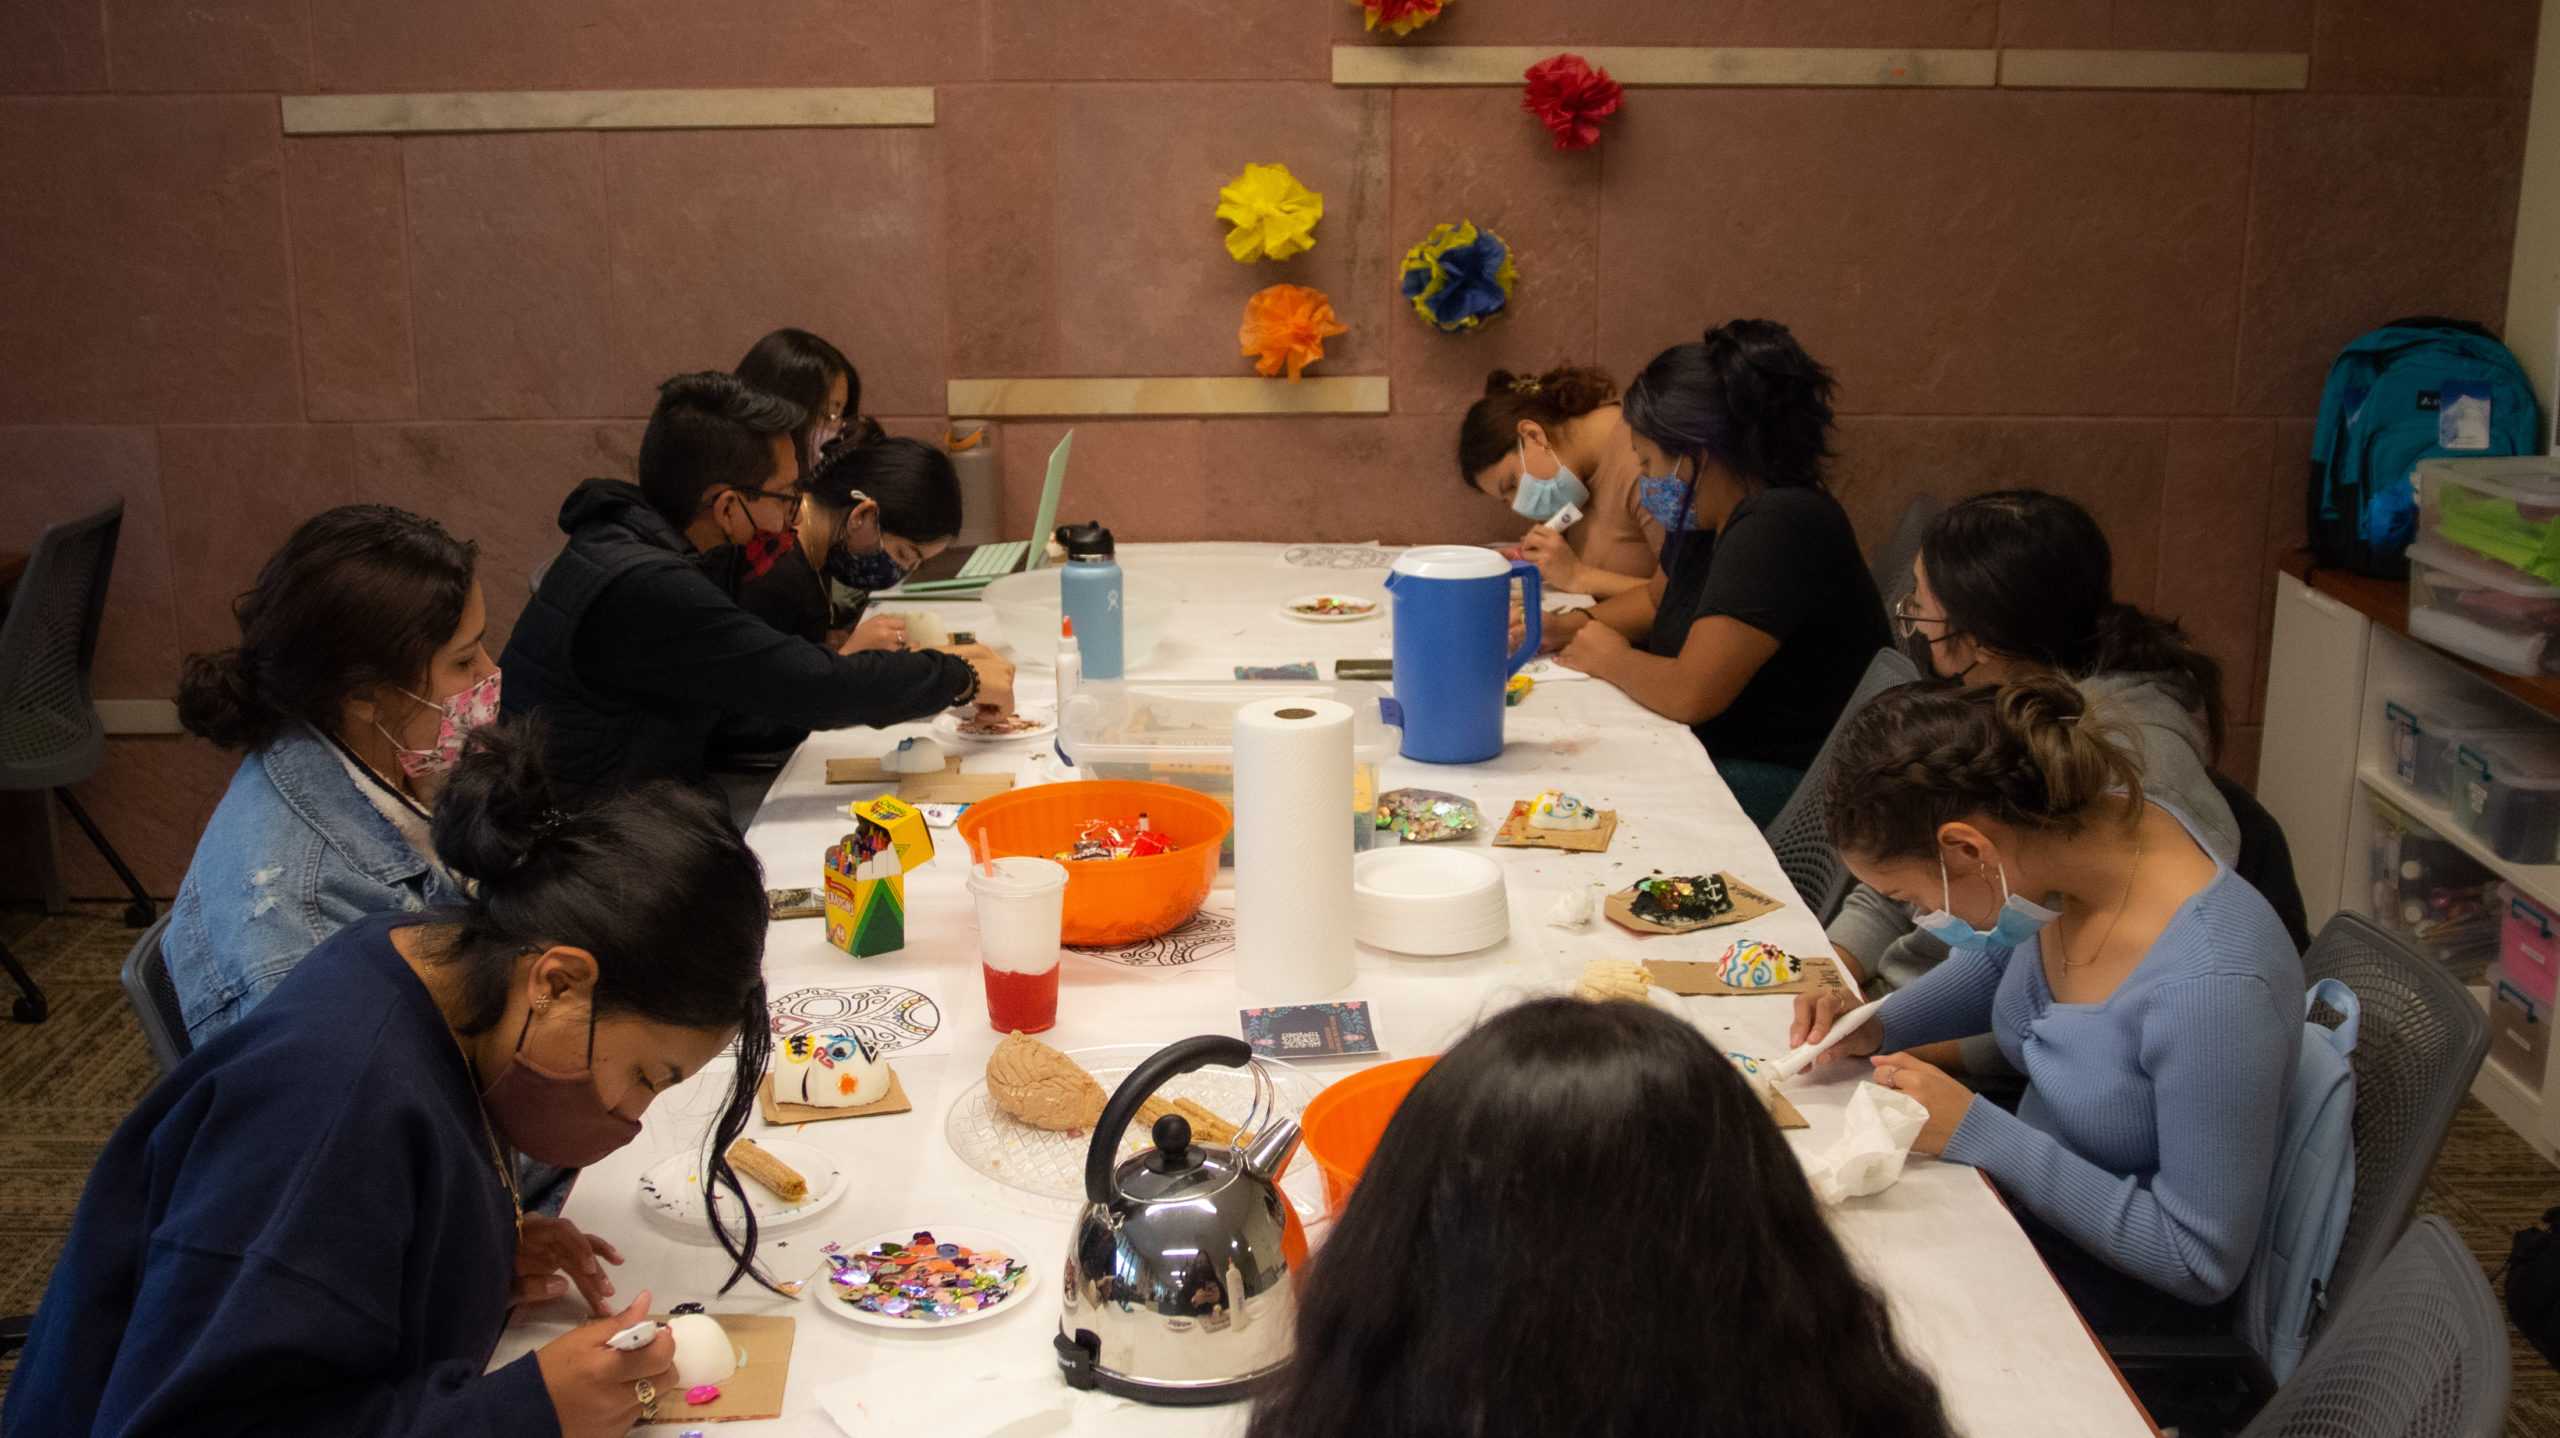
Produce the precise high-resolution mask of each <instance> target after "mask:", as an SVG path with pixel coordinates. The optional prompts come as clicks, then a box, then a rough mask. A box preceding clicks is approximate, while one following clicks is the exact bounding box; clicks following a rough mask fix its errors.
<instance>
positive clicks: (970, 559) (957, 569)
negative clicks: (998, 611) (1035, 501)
mask: <svg viewBox="0 0 2560 1438" xmlns="http://www.w3.org/2000/svg"><path fill="white" fill-rule="evenodd" d="M1075 442H1076V432H1075V431H1074V430H1068V431H1067V433H1066V436H1065V437H1064V438H1062V439H1060V440H1059V441H1058V447H1057V448H1056V449H1053V450H1051V451H1049V477H1048V479H1047V480H1046V481H1045V482H1044V483H1042V484H1041V486H1040V513H1039V517H1038V518H1037V519H1035V520H1033V521H1032V525H1031V538H1029V539H1008V540H1004V541H1002V542H1000V543H996V544H955V545H953V546H951V547H950V548H949V549H946V550H944V551H942V552H941V553H940V554H937V555H935V556H934V557H933V558H931V559H928V560H926V561H925V562H924V563H922V564H919V565H917V566H916V568H915V572H914V573H912V574H909V575H908V576H907V577H906V579H905V581H904V582H903V583H901V584H899V586H898V587H897V589H896V590H895V591H893V592H894V593H897V594H902V595H917V596H924V595H940V596H947V597H950V598H955V599H968V598H974V597H976V596H977V594H978V593H979V592H980V591H982V590H984V589H985V588H986V587H987V586H988V585H990V584H993V583H994V582H996V581H997V580H999V579H1002V578H1004V577H1005V576H1006V575H1008V574H1012V573H1014V572H1016V571H1018V570H1031V569H1038V568H1039V567H1040V566H1041V565H1042V564H1044V563H1046V562H1047V561H1048V557H1049V535H1050V533H1051V531H1052V530H1053V529H1054V527H1055V526H1056V525H1057V522H1058V491H1059V489H1060V488H1061V487H1063V486H1064V485H1065V483H1066V479H1067V451H1068V448H1069V447H1070V446H1072V445H1073V444H1074V443H1075Z"/></svg>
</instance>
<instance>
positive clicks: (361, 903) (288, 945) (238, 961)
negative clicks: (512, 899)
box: [161, 729, 461, 1044]
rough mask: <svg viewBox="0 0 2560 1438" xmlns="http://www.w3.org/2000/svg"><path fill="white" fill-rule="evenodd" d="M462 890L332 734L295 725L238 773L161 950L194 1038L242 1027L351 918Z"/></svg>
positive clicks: (181, 890)
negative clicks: (369, 789) (425, 853)
mask: <svg viewBox="0 0 2560 1438" xmlns="http://www.w3.org/2000/svg"><path fill="white" fill-rule="evenodd" d="M460 897H461V895H459V894H457V893H456V892H454V890H453V888H452V886H451V884H450V883H449V881H447V880H446V879H445V878H444V876H443V874H442V872H441V871H439V870H438V869H437V868H436V867H435V866H434V865H433V864H430V863H428V862H427V860H426V859H425V858H424V857H422V856H421V855H420V854H419V853H418V852H417V851H416V850H415V849H412V848H411V847H409V841H408V840H406V839H404V838H402V837H401V836H400V831H399V830H398V829H395V828H393V827H392V826H391V821H390V820H388V819H385V818H384V817H382V812H381V811H380V810H378V809H376V808H374V806H373V801H372V800H371V799H369V798H367V797H366V796H365V794H364V791H363V790H361V789H359V788H358V787H357V786H356V780H355V778H354V777H353V776H352V775H350V774H348V773H347V770H346V766H345V765H343V764H341V763H340V762H339V761H338V754H337V750H336V749H335V748H333V747H332V746H331V745H330V743H329V741H328V740H326V739H323V738H321V737H320V736H319V735H318V734H315V733H313V732H311V731H310V730H308V729H295V730H293V731H291V732H289V733H287V734H286V735H285V736H284V737H283V738H281V739H278V740H277V741H276V742H275V743H273V744H271V745H269V746H268V747H267V748H266V749H264V750H262V751H260V752H258V753H255V754H252V755H250V756H249V757H248V758H247V759H245V760H243V761H242V762H241V765H240V767H239V769H238V770H237V771H236V772H234V773H233V774H232V776H231V787H230V789H229V790H227V791H226V792H225V793H224V794H223V796H222V803H221V804H220V805H218V806H217V807H216V808H215V809H214V811H213V821H212V822H211V823H209V824H207V825H206V826H205V831H204V837H203V838H202V839H200V840H198V841H197V843H196V852H195V857H194V859H192V860H190V861H189V862H188V864H187V877H186V881H185V882H184V883H182V884H180V885H179V887H178V900H177V903H176V904H174V905H173V906H171V909H170V913H169V929H168V933H167V935H166V936H165V937H164V938H163V939H162V941H161V946H162V949H163V951H164V952H165V953H166V954H167V955H168V961H169V978H170V980H171V982H172V983H173V984H174V985H175V986H176V988H177V991H178V1004H179V1007H180V1009H181V1010H182V1011H183V1012H184V1013H185V1014H186V1018H187V1033H188V1036H189V1038H190V1039H192V1040H193V1041H194V1042H195V1043H199V1044H201V1043H203V1042H205V1041H206V1040H207V1039H210V1038H212V1037H213V1036H214V1035H215V1034H218V1033H220V1032H222V1031H223V1030H224V1029H226V1028H228V1027H230V1026H231V1024H232V1023H233V1022H234V1021H235V1020H237V1019H239V1018H240V1016H241V1015H243V1014H246V1013H247V1012H248V1011H249V1010H250V1009H251V1008H252V1007H254V1006H255V1005H256V1004H257V1002H258V1001H259V1000H260V999H263V998H265V997H266V996H267V994H268V993H269V991H271V990H273V989H274V988H275V986H276V985H277V984H279V983H282V982H283V981H284V976H285V975H286V974H287V973H290V972H291V971H292V969H293V966H294V965H295V964H298V963H300V962H302V956H303V955H305V954H308V953H310V952H311V950H312V949H313V948H314V947H315V946H317V945H318V944H319V943H320V941H321V940H323V939H326V938H328V937H329V936H330V935H332V934H334V933H336V932H337V931H338V930H340V929H342V928H344V927H346V926H347V925H348V924H349V923H352V922H354V921H355V920H357V919H360V918H363V917H364V916H365V915H367V914H380V913H390V912H395V911H401V910H408V911H413V912H414V911H416V910H419V909H424V908H427V907H429V906H432V905H437V904H443V903H450V902H453V901H455V900H458V899H459V898H460Z"/></svg>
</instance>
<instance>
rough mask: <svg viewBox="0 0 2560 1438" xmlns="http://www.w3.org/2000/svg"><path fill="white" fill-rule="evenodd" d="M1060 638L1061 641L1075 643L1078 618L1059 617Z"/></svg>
mask: <svg viewBox="0 0 2560 1438" xmlns="http://www.w3.org/2000/svg"><path fill="white" fill-rule="evenodd" d="M1058 637H1059V638H1060V639H1064V640H1067V641H1068V642H1070V643H1072V642H1074V640H1075V637H1076V617H1075V616H1074V615H1072V614H1061V615H1059V616H1058Z"/></svg>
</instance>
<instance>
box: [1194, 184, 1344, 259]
mask: <svg viewBox="0 0 2560 1438" xmlns="http://www.w3.org/2000/svg"><path fill="white" fill-rule="evenodd" d="M1218 218H1219V219H1222V220H1224V221H1226V222H1227V223H1228V224H1229V225H1231V226H1233V227H1234V228H1232V229H1230V230H1228V231H1227V253H1228V254H1231V255H1233V256H1235V257H1236V259H1237V260H1239V261H1241V262H1243V263H1246V264H1251V263H1252V262H1253V261H1255V260H1260V259H1274V260H1285V259H1287V258H1289V257H1290V256H1291V255H1295V254H1298V253H1301V252H1302V251H1306V250H1312V249H1314V248H1315V247H1316V221H1318V220H1321V219H1323V218H1324V196H1322V195H1320V194H1318V193H1316V192H1315V191H1313V190H1310V189H1308V188H1307V187H1306V186H1304V185H1301V184H1299V183H1298V177H1297V176H1295V175H1292V174H1290V173H1289V167H1288V166H1286V165H1247V166H1245V167H1244V173H1243V174H1241V175H1238V176H1236V178H1235V179H1234V180H1233V181H1231V182H1230V183H1228V184H1227V185H1226V187H1225V188H1223V189H1221V190H1219V191H1218Z"/></svg>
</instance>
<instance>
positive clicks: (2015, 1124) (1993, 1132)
mask: <svg viewBox="0 0 2560 1438" xmlns="http://www.w3.org/2000/svg"><path fill="white" fill-rule="evenodd" d="M2191 832H2192V830H2191ZM2302 994H2303V980H2302V961H2301V960H2300V959H2299V958H2298V957H2296V956H2295V954H2294V949H2293V942H2292V940H2291V939H2290V938H2288V937H2287V936H2286V934H2285V930H2284V925H2283V924H2282V923H2281V922H2280V921H2279V920H2278V919H2277V918H2276V915H2275V911H2274V910H2273V909H2271V908H2269V907H2268V906H2267V901H2266V900H2265V899H2263V898H2261V897H2259V895H2258V891H2257V890H2255V889H2253V888H2251V887H2249V885H2248V884H2247V882H2245V881H2244V880H2242V879H2241V878H2239V877H2238V876H2237V875H2235V874H2233V873H2232V872H2231V869H2230V867H2229V866H2228V865H2225V864H2222V863H2220V862H2218V861H2217V862H2216V864H2215V866H2214V874H2213V880H2212V882H2211V883H2209V884H2207V885H2206V886H2205V887H2204V888H2202V889H2200V890H2198V891H2197V892H2196V894H2195V896H2194V897H2193V898H2191V899H2189V900H2188V901H2187V902H2186V904H2185V906H2184V907H2183V908H2181V909H2180V910H2179V911H2178V914H2177V916H2176V917H2175V918H2173V919H2172V920H2171V921H2170V923H2169V925H2168V927H2167V928H2165V929H2163V930H2161V932H2160V937H2159V939H2158V940H2157V941H2156V942H2155V943H2153V945H2152V946H2151V952H2150V953H2148V954H2146V955H2144V956H2143V959H2142V962H2141V963H2140V964H2139V965H2137V966H2136V967H2135V968H2134V971H2133V972H2132V973H2131V974H2129V975H2127V976H2126V978H2125V980H2124V982H2123V983H2122V984H2121V985H2120V986H2118V987H2117V989H2116V991H2115V992H2114V993H2113V994H2111V995H2109V996H2108V997H2107V999H2106V1001H2105V1002H2103V1003H2096V1004H2065V1003H2058V1002H2056V1001H2055V1000H2054V997H2053V992H2052V990H2051V989H2050V988H2048V987H2047V985H2046V983H2045V976H2044V951H2043V946H2042V944H2041V943H2040V942H2038V941H2037V940H2034V939H2030V940H2028V941H2027V942H2026V943H2024V944H2022V945H2020V946H2019V947H2017V948H2016V949H2013V950H2003V949H1959V950H1957V951H1956V952H1955V953H1954V954H1953V955H1951V956H1950V957H1949V958H1948V959H1947V961H1946V962H1945V963H1942V964H1940V965H1939V966H1938V967H1937V968H1935V969H1932V970H1931V971H1929V972H1928V973H1927V974H1925V975H1923V976H1922V977H1920V978H1919V979H1918V980H1917V981H1915V982H1914V983H1912V985H1911V986H1910V987H1908V988H1906V989H1903V990H1901V991H1900V992H1898V993H1896V994H1894V995H1893V996H1892V997H1891V998H1890V999H1888V1000H1887V1001H1886V1002H1885V1006H1884V1008H1883V1009H1881V1010H1879V1011H1878V1012H1877V1015H1876V1017H1877V1019H1878V1021H1879V1022H1880V1023H1881V1024H1882V1025H1883V1031H1882V1038H1883V1045H1884V1049H1885V1051H1886V1052H1888V1053H1891V1052H1895V1051H1897V1050H1901V1049H1908V1048H1913V1047H1916V1046H1918V1045H1921V1044H1927V1043H1936V1042H1939V1041H1942V1040H1946V1039H1958V1038H1963V1037H1965V1036H1967V1035H1969V1034H1978V1033H1981V1032H1982V1031H1983V1030H1984V1029H1985V1028H1986V1027H1988V1028H1989V1029H1990V1031H1991V1033H1992V1035H1993V1037H1995V1038H1996V1039H1998V1040H1999V1044H2000V1049H2001V1052H2003V1053H2004V1054H2006V1055H2007V1056H2008V1059H2009V1062H2010V1063H2012V1064H2014V1065H2016V1066H2017V1068H2018V1070H2019V1072H2021V1073H2024V1074H2025V1075H2026V1076H2027V1093H2026V1097H2025V1099H2024V1100H2022V1101H2021V1102H2020V1103H2019V1105H2018V1111H2017V1113H2015V1114H2010V1113H2007V1112H2004V1111H2003V1110H2002V1109H2000V1108H1999V1107H1998V1106H1997V1105H1995V1104H1992V1103H1990V1102H1988V1101H1980V1100H1978V1101H1976V1102H1975V1103H1974V1105H1973V1106H1972V1107H1971V1108H1970V1109H1968V1110H1967V1111H1966V1113H1965V1116H1964V1121H1963V1122H1962V1123H1961V1124H1959V1125H1957V1127H1956V1131H1955V1134H1954V1136H1953V1137H1952V1138H1950V1139H1949V1140H1948V1142H1947V1147H1946V1152H1945V1154H1944V1155H1943V1156H1944V1157H1945V1158H1946V1159H1947V1160H1948V1161H1949V1162H1953V1163H1965V1164H1971V1165H1973V1166H1974V1167H1976V1168H1978V1169H1981V1170H1982V1171H1983V1172H1984V1173H1987V1174H1989V1175H1991V1177H1992V1179H1993V1181H1995V1182H1996V1183H1998V1184H1999V1185H2000V1191H2001V1192H2002V1193H2003V1194H2004V1195H2006V1196H2007V1197H2008V1198H2009V1199H2010V1200H2011V1201H2012V1202H2017V1203H2023V1204H2025V1205H2026V1206H2027V1207H2028V1208H2029V1209H2030V1210H2032V1211H2033V1212H2034V1213H2035V1214H2036V1216H2037V1217H2039V1218H2041V1219H2043V1220H2044V1221H2045V1222H2046V1223H2049V1224H2051V1225H2052V1226H2053V1227H2054V1228H2056V1229H2058V1230H2060V1231H2061V1232H2063V1233H2065V1234H2067V1235H2069V1236H2070V1237H2071V1239H2072V1240H2073V1241H2074V1242H2077V1243H2078V1244H2079V1245H2080V1246H2081V1247H2082V1248H2085V1249H2087V1250H2088V1251H2089V1252H2090V1253H2092V1254H2095V1255H2096V1256H2097V1257H2099V1258H2100V1259H2103V1260H2105V1261H2106V1262H2107V1263H2108V1264H2110V1265H2112V1266H2113V1267H2115V1268H2118V1269H2121V1270H2123V1271H2124V1272H2126V1273H2129V1274H2131V1275H2133V1276H2134V1277H2136V1278H2139V1279H2141V1280H2142V1281H2143V1282H2145V1283H2148V1284H2150V1285H2151V1286H2152V1287H2154V1288H2157V1289H2159V1290H2161V1291H2162V1292H2165V1293H2169V1294H2172V1295H2174V1296H2176V1297H2178V1298H2182V1299H2185V1300H2186V1301H2187V1302H2189V1303H2199V1304H2203V1303H2215V1302H2219V1301H2220V1300H2222V1299H2224V1298H2227V1297H2229V1296H2230V1294H2231V1292H2232V1291H2233V1290H2234V1289H2236V1288H2238V1287H2239V1286H2240V1280H2241V1279H2242V1278H2243V1277H2244V1276H2245V1275H2246V1273H2247V1271H2248V1266H2249V1259H2250V1256H2251V1254H2252V1252H2253V1251H2254V1250H2255V1248H2256V1246H2257V1240H2258V1225H2259V1223H2260V1221H2261V1220H2262V1219H2263V1218H2264V1217H2265V1214H2266V1209H2267V1186H2268V1184H2269V1183H2270V1182H2271V1181H2272V1177H2273V1173H2274V1169H2275V1157H2276V1144H2277V1142H2278V1139H2279V1135H2280V1134H2281V1133H2282V1131H2283V1125H2284V1107H2285V1100H2286V1095H2287V1092H2288V1090H2289V1087H2290V1082H2291V1078H2292V1075H2293V1067H2294V1059H2295V1057H2296V1053H2297V1051H2298V1050H2299V1049H2300V1047H2301V1045H2302Z"/></svg>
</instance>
